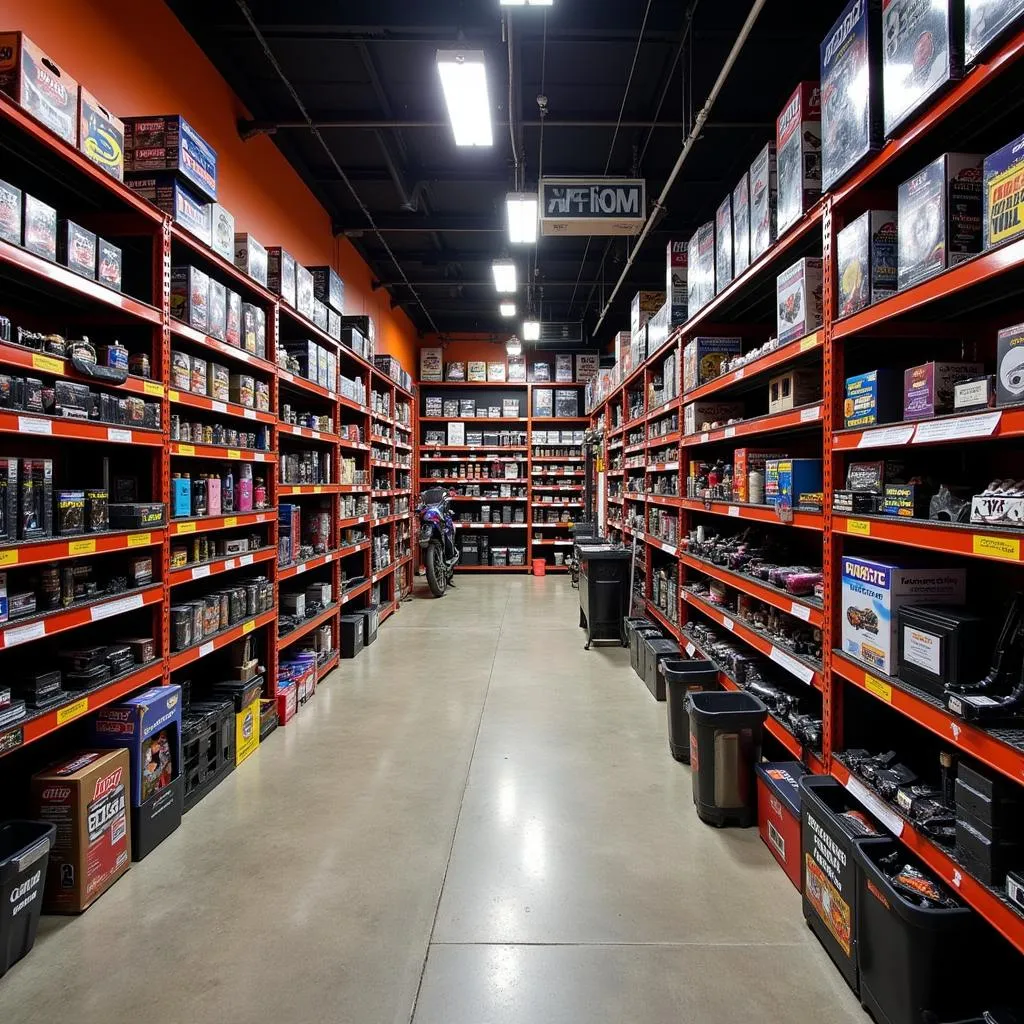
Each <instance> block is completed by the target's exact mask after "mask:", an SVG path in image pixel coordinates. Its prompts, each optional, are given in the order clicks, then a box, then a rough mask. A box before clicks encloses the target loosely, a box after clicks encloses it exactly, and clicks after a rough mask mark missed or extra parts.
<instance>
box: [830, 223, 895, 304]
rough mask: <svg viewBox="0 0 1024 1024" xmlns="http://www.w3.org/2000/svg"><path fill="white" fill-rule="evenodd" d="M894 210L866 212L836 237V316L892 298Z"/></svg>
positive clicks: (893, 284) (893, 288) (893, 282)
mask: <svg viewBox="0 0 1024 1024" xmlns="http://www.w3.org/2000/svg"><path fill="white" fill-rule="evenodd" d="M897 257H898V246H897V236H896V211H895V210H868V211H867V212H866V213H862V214H861V215H860V216H859V217H858V218H857V219H856V220H854V221H851V222H850V223H849V224H847V225H846V227H845V228H843V229H842V231H840V232H839V233H838V234H837V235H836V259H837V261H838V264H839V305H838V308H839V315H840V316H849V315H850V314H851V313H856V312H857V310H859V309H864V307H865V306H868V305H870V304H871V303H872V302H878V301H880V300H881V299H885V298H888V297H889V296H890V295H895V294H896V263H897Z"/></svg>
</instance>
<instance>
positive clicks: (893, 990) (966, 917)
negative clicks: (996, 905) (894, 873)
mask: <svg viewBox="0 0 1024 1024" xmlns="http://www.w3.org/2000/svg"><path fill="white" fill-rule="evenodd" d="M894 850H899V851H900V855H901V859H902V861H903V862H904V863H908V864H911V865H912V866H913V867H919V864H918V862H917V861H916V860H915V859H914V858H913V857H912V856H910V855H909V854H908V853H907V852H906V850H904V849H902V848H901V847H900V845H899V844H898V843H897V842H896V841H895V840H892V839H868V840H864V841H863V842H861V843H858V844H857V845H856V847H855V856H856V860H857V866H858V872H857V879H858V881H857V888H858V896H857V899H858V909H857V963H858V966H859V968H860V1001H861V1003H862V1004H863V1005H864V1008H865V1009H866V1010H867V1011H868V1013H870V1014H871V1016H872V1017H874V1018H875V1020H876V1021H877V1024H920V1022H921V1021H922V1020H924V1019H926V1018H924V1016H923V1014H924V1012H925V1011H926V1010H930V1011H932V1012H933V1013H936V1014H939V1013H941V1014H942V1015H943V1017H944V1018H946V1019H957V1018H958V1015H969V1014H973V1013H976V1012H977V1011H978V1009H979V1005H991V1004H992V1003H993V1002H1000V1001H1001V999H1000V997H1001V996H1005V995H1006V992H1005V991H999V989H1000V986H999V984H998V981H999V979H1000V978H1008V977H1015V972H1013V971H1012V970H1010V969H1009V968H1008V965H1007V964H1006V963H1005V962H1004V961H1005V959H1006V958H1005V953H1004V951H1003V949H1002V948H1000V946H999V945H998V943H999V941H1000V940H998V938H997V937H996V933H995V931H994V930H993V929H992V928H990V927H988V926H987V925H986V924H985V922H984V921H983V920H982V919H981V917H980V916H979V915H978V914H976V913H975V912H974V911H973V910H972V909H971V908H970V907H967V906H959V907H950V908H946V909H942V908H938V907H935V908H930V909H929V908H924V907H920V906H917V905H916V904H914V903H911V902H910V901H909V900H907V899H906V898H905V897H904V896H903V895H902V894H901V893H900V892H898V891H897V889H896V888H895V887H894V886H893V884H892V882H890V880H889V878H888V877H887V876H886V874H885V872H884V871H883V870H882V869H881V868H880V867H879V866H878V862H879V861H880V860H881V859H882V858H883V857H885V856H887V855H888V854H890V853H892V852H893V851H894ZM925 871H926V873H927V874H928V875H929V876H930V877H933V878H934V877H935V876H934V873H933V872H930V871H928V870H927V869H925ZM946 891H947V893H949V895H952V896H954V897H955V896H956V893H955V892H953V891H952V890H949V889H947V890H946Z"/></svg>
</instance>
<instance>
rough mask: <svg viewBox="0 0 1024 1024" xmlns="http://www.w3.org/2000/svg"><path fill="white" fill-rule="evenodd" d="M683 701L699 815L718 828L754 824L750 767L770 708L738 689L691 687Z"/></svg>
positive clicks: (758, 754)
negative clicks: (688, 722)
mask: <svg viewBox="0 0 1024 1024" xmlns="http://www.w3.org/2000/svg"><path fill="white" fill-rule="evenodd" d="M687 701H688V703H689V705H690V764H691V766H692V767H693V802H694V804H695V805H696V807H697V816H698V817H699V818H700V820H701V821H703V822H705V823H706V824H708V825H714V826H715V827H716V828H725V827H727V826H730V825H731V826H735V827H737V828H749V827H750V826H751V825H756V824H757V778H756V775H755V772H754V767H755V765H756V764H757V762H758V761H760V760H761V736H762V731H763V729H764V720H765V718H766V717H767V715H768V709H767V708H766V707H765V706H764V704H762V703H761V701H759V700H758V699H757V697H755V696H754V695H753V694H752V693H745V692H743V691H742V690H740V691H736V690H719V691H709V692H706V691H694V692H691V693H689V694H688V695H687Z"/></svg>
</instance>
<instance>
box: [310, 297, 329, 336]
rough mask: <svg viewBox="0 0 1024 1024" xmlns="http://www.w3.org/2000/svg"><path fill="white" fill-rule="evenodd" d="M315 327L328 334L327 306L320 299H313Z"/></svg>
mask: <svg viewBox="0 0 1024 1024" xmlns="http://www.w3.org/2000/svg"><path fill="white" fill-rule="evenodd" d="M313 326H314V327H318V328H319V329H320V330H321V331H323V332H324V334H326V333H327V305H326V303H323V302H321V301H320V300H319V299H313Z"/></svg>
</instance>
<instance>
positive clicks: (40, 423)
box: [18, 416, 53, 434]
mask: <svg viewBox="0 0 1024 1024" xmlns="http://www.w3.org/2000/svg"><path fill="white" fill-rule="evenodd" d="M18 430H19V431H21V433H23V434H52V433H53V424H52V423H51V422H50V421H49V420H39V419H36V418H35V416H19V417H18Z"/></svg>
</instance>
